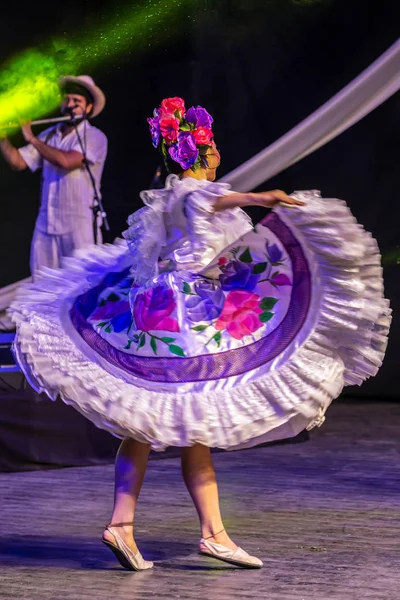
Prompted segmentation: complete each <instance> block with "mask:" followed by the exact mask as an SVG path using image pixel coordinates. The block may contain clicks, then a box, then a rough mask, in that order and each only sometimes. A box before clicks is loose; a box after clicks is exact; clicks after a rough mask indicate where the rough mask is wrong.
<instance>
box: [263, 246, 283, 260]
mask: <svg viewBox="0 0 400 600" xmlns="http://www.w3.org/2000/svg"><path fill="white" fill-rule="evenodd" d="M267 255H268V258H269V261H270V262H271V263H272V264H275V263H277V262H279V261H280V260H281V259H282V256H283V253H282V251H281V250H279V248H278V246H277V245H276V244H272V246H269V245H268V244H267Z"/></svg>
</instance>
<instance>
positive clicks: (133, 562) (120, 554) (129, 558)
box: [102, 523, 154, 571]
mask: <svg viewBox="0 0 400 600" xmlns="http://www.w3.org/2000/svg"><path fill="white" fill-rule="evenodd" d="M122 525H131V523H115V524H112V523H111V524H110V525H107V526H106V529H107V531H109V532H110V533H111V535H113V536H114V539H115V541H116V542H117V543H116V544H113V543H112V542H110V541H109V540H106V539H105V538H103V539H102V542H103V544H105V545H106V546H108V547H109V548H110V550H111V551H112V552H113V553H114V555H115V557H116V558H117V560H118V561H119V563H120V565H121V566H122V567H124V568H125V569H129V571H145V570H146V569H151V568H152V567H153V565H154V563H153V562H152V561H151V560H144V558H143V556H142V555H141V554H140V552H139V550H138V551H137V552H136V554H135V553H134V552H132V550H131V549H130V548H129V546H127V545H126V544H125V542H124V540H123V539H122V538H121V536H120V535H119V533H118V532H117V531H116V530H115V529H114V527H117V526H118V527H120V526H122Z"/></svg>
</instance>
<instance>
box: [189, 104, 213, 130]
mask: <svg viewBox="0 0 400 600" xmlns="http://www.w3.org/2000/svg"><path fill="white" fill-rule="evenodd" d="M186 120H187V121H189V123H194V125H195V126H196V127H208V128H211V125H212V122H213V120H214V119H213V118H212V116H211V115H210V113H209V112H208V111H206V109H205V108H203V107H202V106H196V107H195V106H192V108H189V110H188V111H187V113H186Z"/></svg>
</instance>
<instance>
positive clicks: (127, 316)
mask: <svg viewBox="0 0 400 600" xmlns="http://www.w3.org/2000/svg"><path fill="white" fill-rule="evenodd" d="M131 323H132V313H131V311H130V310H128V311H126V312H124V313H122V314H120V315H118V316H116V317H114V318H113V319H112V321H111V325H112V327H113V329H114V331H115V333H120V332H121V331H124V329H129V327H130V326H131Z"/></svg>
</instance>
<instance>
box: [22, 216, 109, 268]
mask: <svg viewBox="0 0 400 600" xmlns="http://www.w3.org/2000/svg"><path fill="white" fill-rule="evenodd" d="M102 241H103V240H102V235H101V230H100V228H98V230H97V243H98V244H101V243H102ZM93 243H94V240H93V232H92V231H91V230H90V229H89V228H84V229H83V228H79V227H77V228H76V230H75V231H70V232H69V233H65V234H63V235H51V234H48V233H45V232H43V231H40V230H38V229H36V228H35V231H34V233H33V238H32V244H31V257H30V267H31V273H32V277H35V275H37V273H38V271H40V269H42V268H43V267H49V268H51V269H59V268H60V267H61V260H62V258H63V257H64V256H72V255H73V254H74V252H75V250H77V249H78V248H85V246H89V245H91V244H93Z"/></svg>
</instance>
